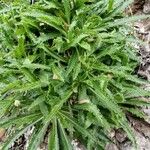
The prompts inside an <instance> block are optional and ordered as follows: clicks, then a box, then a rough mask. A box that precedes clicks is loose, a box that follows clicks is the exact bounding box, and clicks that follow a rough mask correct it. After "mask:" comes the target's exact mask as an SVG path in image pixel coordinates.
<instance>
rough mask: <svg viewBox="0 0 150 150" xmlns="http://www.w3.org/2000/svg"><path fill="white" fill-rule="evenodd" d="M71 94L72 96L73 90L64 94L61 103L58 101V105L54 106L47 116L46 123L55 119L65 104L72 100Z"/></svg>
mask: <svg viewBox="0 0 150 150" xmlns="http://www.w3.org/2000/svg"><path fill="white" fill-rule="evenodd" d="M71 94H72V90H68V91H66V92H65V93H64V95H63V96H62V98H61V99H60V101H58V103H57V104H55V105H54V106H53V108H52V109H51V111H50V113H49V114H48V115H47V116H46V118H45V123H47V122H49V121H50V120H51V119H53V117H54V116H55V115H56V114H57V113H58V111H59V110H60V109H61V107H62V106H63V104H64V103H65V102H66V101H67V100H68V99H69V98H70V96H71Z"/></svg>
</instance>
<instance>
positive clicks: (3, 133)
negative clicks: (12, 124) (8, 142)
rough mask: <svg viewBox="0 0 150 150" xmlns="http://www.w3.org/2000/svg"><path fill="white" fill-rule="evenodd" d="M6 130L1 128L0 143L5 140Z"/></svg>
mask: <svg viewBox="0 0 150 150" xmlns="http://www.w3.org/2000/svg"><path fill="white" fill-rule="evenodd" d="M5 132H6V130H5V129H4V128H0V141H2V140H3V137H4V135H5Z"/></svg>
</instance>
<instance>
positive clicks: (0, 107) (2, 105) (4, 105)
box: [0, 99, 14, 118]
mask: <svg viewBox="0 0 150 150" xmlns="http://www.w3.org/2000/svg"><path fill="white" fill-rule="evenodd" d="M13 101H14V100H12V99H10V100H7V99H5V100H0V118H1V117H2V116H4V114H5V113H6V111H7V110H8V109H9V107H10V106H11V105H12V103H13Z"/></svg>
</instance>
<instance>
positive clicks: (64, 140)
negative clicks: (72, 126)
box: [58, 120, 73, 150]
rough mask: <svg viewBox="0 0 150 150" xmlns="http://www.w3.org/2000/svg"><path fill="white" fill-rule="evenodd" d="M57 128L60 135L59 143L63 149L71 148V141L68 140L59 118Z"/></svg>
mask: <svg viewBox="0 0 150 150" xmlns="http://www.w3.org/2000/svg"><path fill="white" fill-rule="evenodd" d="M58 129H59V135H60V138H59V140H60V144H61V145H62V146H61V147H62V149H64V150H71V149H73V148H72V145H71V141H70V140H69V138H68V136H67V135H66V133H65V130H64V128H63V126H62V124H61V122H60V120H58Z"/></svg>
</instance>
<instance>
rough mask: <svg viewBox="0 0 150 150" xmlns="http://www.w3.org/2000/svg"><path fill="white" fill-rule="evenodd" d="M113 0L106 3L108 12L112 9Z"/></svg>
mask: <svg viewBox="0 0 150 150" xmlns="http://www.w3.org/2000/svg"><path fill="white" fill-rule="evenodd" d="M113 4H114V0H109V3H108V12H110V11H111V10H112V9H113Z"/></svg>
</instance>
